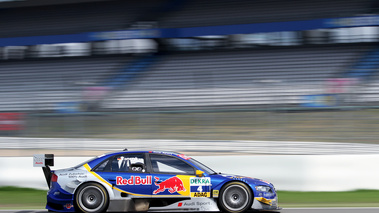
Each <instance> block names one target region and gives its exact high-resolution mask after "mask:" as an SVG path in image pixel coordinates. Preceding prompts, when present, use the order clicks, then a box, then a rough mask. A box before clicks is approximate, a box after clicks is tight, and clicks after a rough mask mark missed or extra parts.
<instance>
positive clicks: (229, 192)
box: [217, 182, 253, 213]
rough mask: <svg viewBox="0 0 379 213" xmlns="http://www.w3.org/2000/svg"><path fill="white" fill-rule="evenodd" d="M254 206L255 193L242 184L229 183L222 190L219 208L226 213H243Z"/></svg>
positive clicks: (218, 203)
mask: <svg viewBox="0 0 379 213" xmlns="http://www.w3.org/2000/svg"><path fill="white" fill-rule="evenodd" d="M252 204H253V193H252V191H251V190H250V188H249V187H248V186H247V185H246V184H244V183H241V182H229V183H227V184H225V186H223V187H222V188H221V191H220V195H219V197H218V202H217V205H218V208H219V209H220V210H221V211H222V212H226V213H241V212H245V211H247V210H249V209H250V208H251V206H252Z"/></svg>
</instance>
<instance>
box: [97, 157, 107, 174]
mask: <svg viewBox="0 0 379 213" xmlns="http://www.w3.org/2000/svg"><path fill="white" fill-rule="evenodd" d="M109 170H110V168H109V159H108V160H106V161H104V162H102V163H100V165H99V166H98V167H97V168H96V169H95V171H96V172H107V171H109Z"/></svg>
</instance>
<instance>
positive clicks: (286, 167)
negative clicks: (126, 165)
mask: <svg viewBox="0 0 379 213" xmlns="http://www.w3.org/2000/svg"><path fill="white" fill-rule="evenodd" d="M195 158H196V159H197V160H199V161H201V162H203V163H204V164H206V165H208V166H209V167H211V168H213V169H214V170H215V171H217V172H223V173H229V174H238V175H244V176H250V177H257V178H261V179H264V180H267V181H270V182H272V183H273V184H274V185H275V187H276V188H277V189H278V190H289V191H348V190H355V189H379V181H378V180H379V170H378V169H377V164H378V163H379V155H378V154H375V155H245V156H243V155H238V156H236V155H234V156H211V157H208V156H195ZM87 159H89V158H88V157H56V158H55V166H54V167H52V169H53V170H54V169H61V168H67V167H71V166H75V165H77V164H79V163H81V162H83V161H85V160H87ZM32 164H33V159H32V157H2V158H0V186H22V187H32V188H39V189H47V185H46V182H45V178H44V176H43V173H42V169H41V168H36V167H33V166H32Z"/></svg>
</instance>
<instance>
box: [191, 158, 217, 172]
mask: <svg viewBox="0 0 379 213" xmlns="http://www.w3.org/2000/svg"><path fill="white" fill-rule="evenodd" d="M189 161H190V162H191V163H193V164H194V165H195V166H196V167H197V168H199V169H200V170H202V171H203V172H205V173H207V174H210V175H211V174H216V172H215V171H213V170H212V169H211V168H209V167H207V166H206V165H204V164H202V163H200V162H199V161H197V160H195V159H193V158H191V159H189Z"/></svg>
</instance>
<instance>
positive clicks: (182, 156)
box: [178, 154, 191, 160]
mask: <svg viewBox="0 0 379 213" xmlns="http://www.w3.org/2000/svg"><path fill="white" fill-rule="evenodd" d="M178 157H180V158H183V159H184V160H189V159H191V157H188V156H187V155H184V154H180V155H178Z"/></svg>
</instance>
